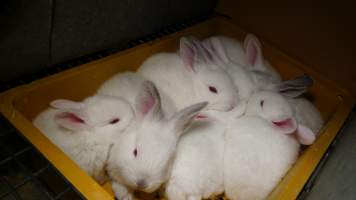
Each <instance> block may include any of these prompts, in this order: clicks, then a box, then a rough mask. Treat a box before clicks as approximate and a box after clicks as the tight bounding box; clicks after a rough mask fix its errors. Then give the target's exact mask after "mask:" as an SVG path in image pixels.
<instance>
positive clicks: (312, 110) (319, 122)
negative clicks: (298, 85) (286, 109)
mask: <svg viewBox="0 0 356 200" xmlns="http://www.w3.org/2000/svg"><path fill="white" fill-rule="evenodd" d="M288 100H289V102H290V103H291V104H292V105H293V106H294V109H295V115H296V118H297V121H298V124H300V125H304V126H305V127H308V128H310V129H311V131H312V132H313V133H314V134H315V136H318V135H319V134H320V130H321V128H322V127H323V126H324V120H323V118H322V116H321V113H320V112H319V110H318V109H317V108H316V107H315V106H314V105H313V104H312V103H311V102H310V101H308V100H307V99H305V98H300V97H299V98H290V99H288Z"/></svg>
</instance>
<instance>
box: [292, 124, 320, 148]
mask: <svg viewBox="0 0 356 200" xmlns="http://www.w3.org/2000/svg"><path fill="white" fill-rule="evenodd" d="M296 136H297V139H298V141H299V142H300V143H301V144H304V145H311V144H313V143H314V141H315V139H316V137H315V134H314V133H313V131H312V130H311V129H310V128H308V127H306V126H304V125H301V124H299V125H298V129H297V132H296Z"/></svg>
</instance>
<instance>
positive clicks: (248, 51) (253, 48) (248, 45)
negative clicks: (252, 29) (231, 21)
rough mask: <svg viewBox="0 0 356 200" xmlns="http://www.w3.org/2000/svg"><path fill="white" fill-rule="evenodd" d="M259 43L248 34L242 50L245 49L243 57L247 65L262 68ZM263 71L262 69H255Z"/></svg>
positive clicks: (254, 37)
mask: <svg viewBox="0 0 356 200" xmlns="http://www.w3.org/2000/svg"><path fill="white" fill-rule="evenodd" d="M261 46H262V45H261V43H260V41H259V40H258V39H257V37H256V36H254V35H253V34H248V35H247V36H246V37H245V41H244V48H245V56H246V61H247V63H248V64H249V65H250V66H252V67H253V68H254V69H255V67H258V66H262V65H261V64H262V63H263V55H262V49H261V48H262V47H261ZM257 70H263V69H257Z"/></svg>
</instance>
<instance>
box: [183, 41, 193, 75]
mask: <svg viewBox="0 0 356 200" xmlns="http://www.w3.org/2000/svg"><path fill="white" fill-rule="evenodd" d="M180 55H181V58H182V60H183V62H184V65H185V66H186V67H187V68H188V69H189V70H191V71H194V67H193V66H194V60H195V51H194V49H193V48H192V47H190V46H188V45H187V44H182V45H181V47H180Z"/></svg>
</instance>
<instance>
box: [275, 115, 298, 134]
mask: <svg viewBox="0 0 356 200" xmlns="http://www.w3.org/2000/svg"><path fill="white" fill-rule="evenodd" d="M272 123H273V124H274V125H275V126H277V127H278V128H279V129H280V130H282V131H283V132H284V133H285V134H290V133H293V132H294V131H295V130H296V125H295V122H294V120H293V119H291V118H288V119H286V120H282V121H272Z"/></svg>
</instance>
